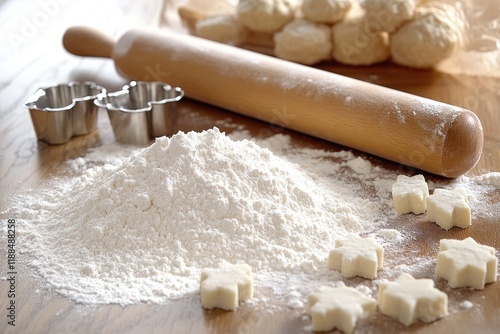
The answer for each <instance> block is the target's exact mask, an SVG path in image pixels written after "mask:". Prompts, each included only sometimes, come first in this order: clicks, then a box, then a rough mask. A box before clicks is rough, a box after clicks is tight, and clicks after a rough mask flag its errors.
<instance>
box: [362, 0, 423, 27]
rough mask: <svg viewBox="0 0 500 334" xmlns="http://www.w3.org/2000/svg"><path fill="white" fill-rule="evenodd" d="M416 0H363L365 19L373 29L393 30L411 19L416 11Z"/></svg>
mask: <svg viewBox="0 0 500 334" xmlns="http://www.w3.org/2000/svg"><path fill="white" fill-rule="evenodd" d="M416 5H417V3H416V1H415V0H362V1H361V6H362V7H363V9H364V10H365V12H366V15H365V20H366V24H367V25H368V29H370V30H372V31H387V32H393V31H395V30H396V29H397V28H398V27H400V26H401V24H402V23H403V22H405V21H407V20H409V19H411V18H412V17H413V15H414V13H415V8H416Z"/></svg>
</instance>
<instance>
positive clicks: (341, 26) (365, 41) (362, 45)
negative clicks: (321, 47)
mask: <svg viewBox="0 0 500 334" xmlns="http://www.w3.org/2000/svg"><path fill="white" fill-rule="evenodd" d="M364 23H365V22H364V16H363V15H359V14H356V15H348V16H347V17H346V18H345V19H344V20H343V21H342V22H340V23H337V24H335V25H334V26H333V28H332V34H333V36H332V37H333V58H334V59H335V60H336V61H338V62H340V63H343V64H348V65H371V64H375V63H379V62H382V61H384V60H386V59H388V58H389V55H390V49H389V37H388V35H387V33H386V32H372V31H369V30H367V29H366V26H365V24H364Z"/></svg>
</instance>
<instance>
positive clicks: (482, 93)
mask: <svg viewBox="0 0 500 334" xmlns="http://www.w3.org/2000/svg"><path fill="white" fill-rule="evenodd" d="M54 3H57V6H56V7H53V9H52V10H49V9H47V8H45V7H42V6H41V5H40V3H39V2H36V1H32V2H31V5H26V4H19V3H18V2H17V3H15V2H14V1H4V2H2V3H1V4H0V22H4V23H2V26H1V27H0V32H1V33H0V36H1V38H2V44H1V45H2V47H1V49H0V76H1V77H0V78H1V79H0V139H1V140H0V148H1V150H0V212H1V211H4V210H5V209H7V205H8V204H7V203H8V201H9V200H10V199H12V198H14V196H15V194H17V193H20V192H22V191H23V190H24V189H29V188H34V187H36V186H37V185H38V183H39V182H40V181H41V180H45V179H46V178H47V177H49V176H50V175H51V174H54V173H55V172H56V171H57V172H58V173H59V172H60V171H61V168H62V167H61V166H63V162H64V161H66V160H68V159H73V158H76V157H79V156H84V155H85V154H86V152H88V150H89V149H91V148H93V147H98V146H101V145H105V144H109V143H113V142H114V136H113V133H112V129H111V126H110V124H109V120H108V118H107V115H106V114H105V113H101V114H100V115H99V122H98V130H96V131H94V132H93V133H91V134H89V135H86V136H81V137H75V138H74V139H72V140H71V141H70V142H68V143H66V144H63V145H57V146H52V145H47V144H44V143H42V142H38V141H37V139H36V136H35V133H34V130H33V127H32V124H31V120H30V115H29V112H28V111H27V110H25V109H23V108H22V106H21V105H22V102H23V100H24V99H25V98H26V97H28V96H29V95H31V94H32V93H33V92H34V91H35V90H36V89H37V88H38V87H41V86H46V85H50V84H54V83H60V82H69V81H73V80H76V81H83V80H90V81H93V82H96V83H98V84H100V85H103V86H105V87H106V88H107V89H108V91H113V90H117V89H119V88H120V87H121V86H122V85H123V84H125V83H127V81H126V80H124V79H123V78H121V77H120V76H119V75H118V74H117V73H116V72H115V70H114V67H113V64H112V62H111V61H110V60H104V59H84V58H78V57H75V56H72V55H69V54H68V53H67V52H65V51H64V49H63V48H62V45H61V36H62V33H63V32H64V30H65V29H66V28H67V27H69V26H71V25H74V24H77V23H85V20H87V21H89V22H90V24H93V25H94V26H95V27H97V28H102V29H103V30H105V31H106V32H108V33H113V34H115V35H116V34H119V33H120V32H122V31H124V29H126V28H127V27H129V26H132V25H133V24H140V23H144V22H146V21H147V22H149V23H151V21H152V20H149V19H144V17H146V18H147V17H150V16H151V15H153V14H152V13H155V10H159V8H161V4H159V3H158V2H154V1H153V2H151V5H150V6H147V5H144V6H141V5H136V6H135V7H134V5H132V4H131V3H129V2H125V1H124V2H121V6H117V5H116V4H114V2H113V4H106V5H103V7H99V6H98V4H100V2H97V1H90V3H91V4H92V5H88V6H84V5H83V4H81V5H78V4H70V3H68V4H62V2H61V4H59V2H57V1H54ZM153 3H154V4H155V5H153ZM154 6H156V7H154ZM89 7H90V8H89ZM155 8H156V9H155ZM96 10H97V11H98V13H97V14H96V13H95V11H96ZM137 12H139V13H142V14H143V15H142V16H141V15H138V14H137ZM41 13H45V14H41ZM37 15H38V16H37ZM43 15H45V16H46V17H48V20H47V21H46V22H45V21H43V20H42V16H43ZM128 15H131V18H130V19H128V21H127V22H126V24H124V20H125V19H123V17H127V18H128V17H129V16H128ZM37 17H38V19H37ZM137 17H139V18H137ZM36 20H38V21H36ZM134 20H135V21H134ZM26 22H32V23H33V24H34V30H33V31H31V32H30V31H29V28H26V26H25V25H26ZM13 34H15V35H16V36H14V35H13ZM16 38H20V39H16ZM318 67H320V68H322V69H325V70H328V71H333V72H336V73H339V74H343V75H346V76H350V77H353V78H357V79H361V80H364V81H369V82H372V83H375V84H379V85H382V86H387V87H391V88H394V89H398V90H402V91H405V92H409V93H412V94H416V95H420V96H423V97H427V98H431V99H435V100H438V101H442V102H446V103H450V104H453V105H457V106H460V107H464V108H467V109H471V110H473V111H474V112H475V113H476V114H477V115H478V117H479V118H480V120H481V122H482V124H483V128H484V134H485V142H484V150H483V154H482V157H481V159H480V161H479V163H478V164H477V165H476V166H475V167H474V168H473V169H472V170H471V171H470V172H469V173H468V174H467V175H468V176H474V175H480V174H483V173H487V172H491V171H500V89H499V88H500V79H498V78H492V77H472V76H465V75H451V74H445V73H440V72H437V71H416V70H412V69H408V68H403V67H399V66H396V65H393V64H391V63H390V62H388V63H384V64H380V65H376V66H370V67H347V66H340V65H338V64H333V63H326V64H321V65H320V66H318ZM225 119H230V120H231V121H230V122H231V124H233V125H235V124H236V125H242V126H244V127H245V128H247V129H249V130H250V132H252V131H253V132H256V130H258V129H261V128H262V127H266V126H269V124H266V123H263V122H259V121H256V120H253V119H250V118H247V117H243V116H240V115H236V114H233V113H230V112H227V111H224V110H220V109H217V108H215V107H211V106H208V105H205V104H201V103H198V102H196V101H190V100H188V99H186V100H185V101H184V104H183V108H182V113H181V118H180V121H179V129H180V130H184V131H188V130H203V129H208V128H211V127H213V126H214V125H216V124H219V125H220V124H224V122H220V121H221V120H225ZM220 127H221V129H222V130H224V125H222V126H220ZM273 131H276V129H275V128H273ZM284 131H285V132H286V133H287V134H289V135H291V136H292V137H293V138H294V139H296V140H297V141H298V142H300V141H302V142H304V143H307V144H308V145H315V146H317V147H318V148H324V149H329V150H341V149H345V148H343V147H340V146H338V145H335V144H333V143H326V142H324V141H321V140H317V139H315V138H311V137H307V136H305V135H301V134H298V133H294V132H292V131H287V130H284ZM378 161H379V162H380V164H381V165H382V166H384V167H385V168H388V169H390V170H397V169H398V168H399V167H400V166H399V165H398V164H395V163H392V162H388V161H382V160H378ZM426 176H427V177H429V178H430V179H431V180H432V179H434V180H443V179H442V178H440V177H438V176H433V175H426ZM489 201H491V203H498V202H499V201H500V191H497V192H496V193H493V194H492V196H491V198H490V199H489ZM0 218H1V220H2V224H6V222H7V220H8V219H9V218H12V217H8V216H7V215H5V214H3V215H1V216H0ZM416 219H417V220H416ZM418 219H419V218H409V217H408V216H401V218H400V219H398V221H397V222H395V223H394V226H388V227H389V228H396V229H401V230H403V229H409V230H411V229H415V227H414V226H415V224H414V223H415V222H416V221H418ZM18 223H19V224H22V222H18ZM499 224H500V212H497V211H495V212H492V214H491V215H488V217H483V218H478V219H477V221H475V222H474V225H473V226H472V227H470V228H467V229H458V228H454V229H452V230H450V231H444V230H441V229H440V228H439V227H437V226H429V227H428V228H426V229H423V230H422V229H421V230H420V232H419V233H418V238H417V239H416V240H415V241H414V242H411V243H408V244H405V245H402V247H401V249H400V250H398V254H399V255H400V256H402V257H404V256H408V255H407V254H431V253H432V252H434V251H435V249H436V248H435V247H436V246H435V245H437V244H438V243H439V240H440V239H442V238H457V239H463V238H465V237H468V236H471V237H473V238H474V239H475V240H476V241H478V242H480V243H483V244H487V245H490V246H492V247H495V249H496V250H497V255H498V251H499V249H500V225H499ZM2 226H4V225H2ZM5 230H6V229H5V227H4V228H2V232H1V233H0V249H1V250H0V252H1V253H2V254H4V252H5V250H6V249H7V246H6V241H7V237H6V234H5ZM1 258H2V260H1V261H2V263H0V268H1V269H0V277H2V276H5V275H6V274H5V273H6V260H5V259H6V257H5V256H4V255H2V257H1ZM18 260H19V264H18V266H19V268H20V269H19V274H18V277H17V283H18V285H17V292H18V297H17V299H16V303H17V306H18V313H17V318H16V327H15V328H13V327H12V326H9V325H8V324H7V319H6V305H7V301H8V298H7V296H6V295H7V284H6V283H7V282H5V281H0V287H1V289H0V291H1V293H0V332H1V333H143V332H144V333H206V332H214V333H254V332H255V333H307V332H308V331H307V330H306V329H305V326H307V325H309V323H310V322H309V320H308V319H307V318H304V317H303V315H304V312H298V311H293V310H287V309H286V308H283V310H281V311H279V312H276V313H268V312H264V310H262V309H260V310H252V309H251V308H250V307H245V306H244V305H243V306H242V307H241V308H240V309H239V310H238V311H237V312H224V311H211V312H207V311H204V310H203V309H202V308H201V306H200V304H199V302H198V300H197V298H195V297H194V298H187V299H182V300H180V301H174V302H172V303H169V304H166V305H147V304H138V305H131V306H127V307H121V306H117V305H103V306H95V305H81V304H76V303H74V302H72V301H71V300H68V299H65V298H62V297H61V296H59V295H57V294H55V293H53V292H50V291H47V290H46V289H43V288H41V286H42V285H41V283H40V282H39V281H38V280H37V278H35V277H33V276H32V275H30V272H29V270H27V269H24V270H23V268H22V266H23V265H25V264H26V259H23V258H22V253H20V255H19V259H18ZM428 275H430V277H433V275H434V274H433V271H431V270H430V269H429V272H428ZM437 286H438V287H439V288H442V289H444V288H446V286H445V283H443V282H442V280H441V281H439V282H437ZM447 292H448V293H449V298H450V303H455V304H457V303H460V301H461V300H469V301H471V302H472V303H473V305H474V307H472V308H470V309H461V310H457V309H458V308H457V307H455V312H453V313H452V314H451V315H450V316H448V317H446V318H444V319H442V320H439V321H437V322H435V323H432V324H424V323H418V324H415V325H413V326H411V327H404V326H403V325H401V324H399V323H398V322H396V321H395V320H393V319H390V318H388V317H386V316H383V315H381V314H380V313H379V312H378V313H377V319H376V321H374V322H373V323H371V324H368V325H364V326H363V327H362V328H361V330H362V332H369V333H388V332H405V333H464V332H477V333H498V332H499V331H500V283H498V282H496V283H493V284H489V285H487V286H486V288H485V289H484V290H481V291H471V290H469V289H457V290H449V289H448V290H447Z"/></svg>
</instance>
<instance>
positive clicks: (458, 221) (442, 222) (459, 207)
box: [427, 188, 471, 230]
mask: <svg viewBox="0 0 500 334" xmlns="http://www.w3.org/2000/svg"><path fill="white" fill-rule="evenodd" d="M427 218H428V219H429V220H430V221H431V222H435V223H436V224H438V225H439V226H441V228H443V229H445V230H449V229H450V228H452V227H453V226H458V227H462V228H465V227H468V226H470V225H471V212H470V207H469V203H468V199H467V191H466V190H465V189H463V188H457V189H453V190H447V189H435V190H434V193H433V194H432V195H430V196H429V197H428V198H427Z"/></svg>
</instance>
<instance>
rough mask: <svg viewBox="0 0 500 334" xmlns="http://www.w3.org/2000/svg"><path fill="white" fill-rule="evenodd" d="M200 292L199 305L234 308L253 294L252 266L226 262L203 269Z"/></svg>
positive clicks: (208, 307)
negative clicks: (222, 264) (223, 264)
mask: <svg viewBox="0 0 500 334" xmlns="http://www.w3.org/2000/svg"><path fill="white" fill-rule="evenodd" d="M200 294H201V305H202V306H203V307H204V308H206V309H213V308H220V309H223V310H226V311H229V310H234V309H236V308H237V307H238V304H239V301H243V300H247V299H250V298H252V296H253V279H252V268H251V267H250V266H249V265H247V264H240V265H231V264H226V265H225V266H223V267H222V268H208V269H204V270H203V271H202V272H201V278H200Z"/></svg>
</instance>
